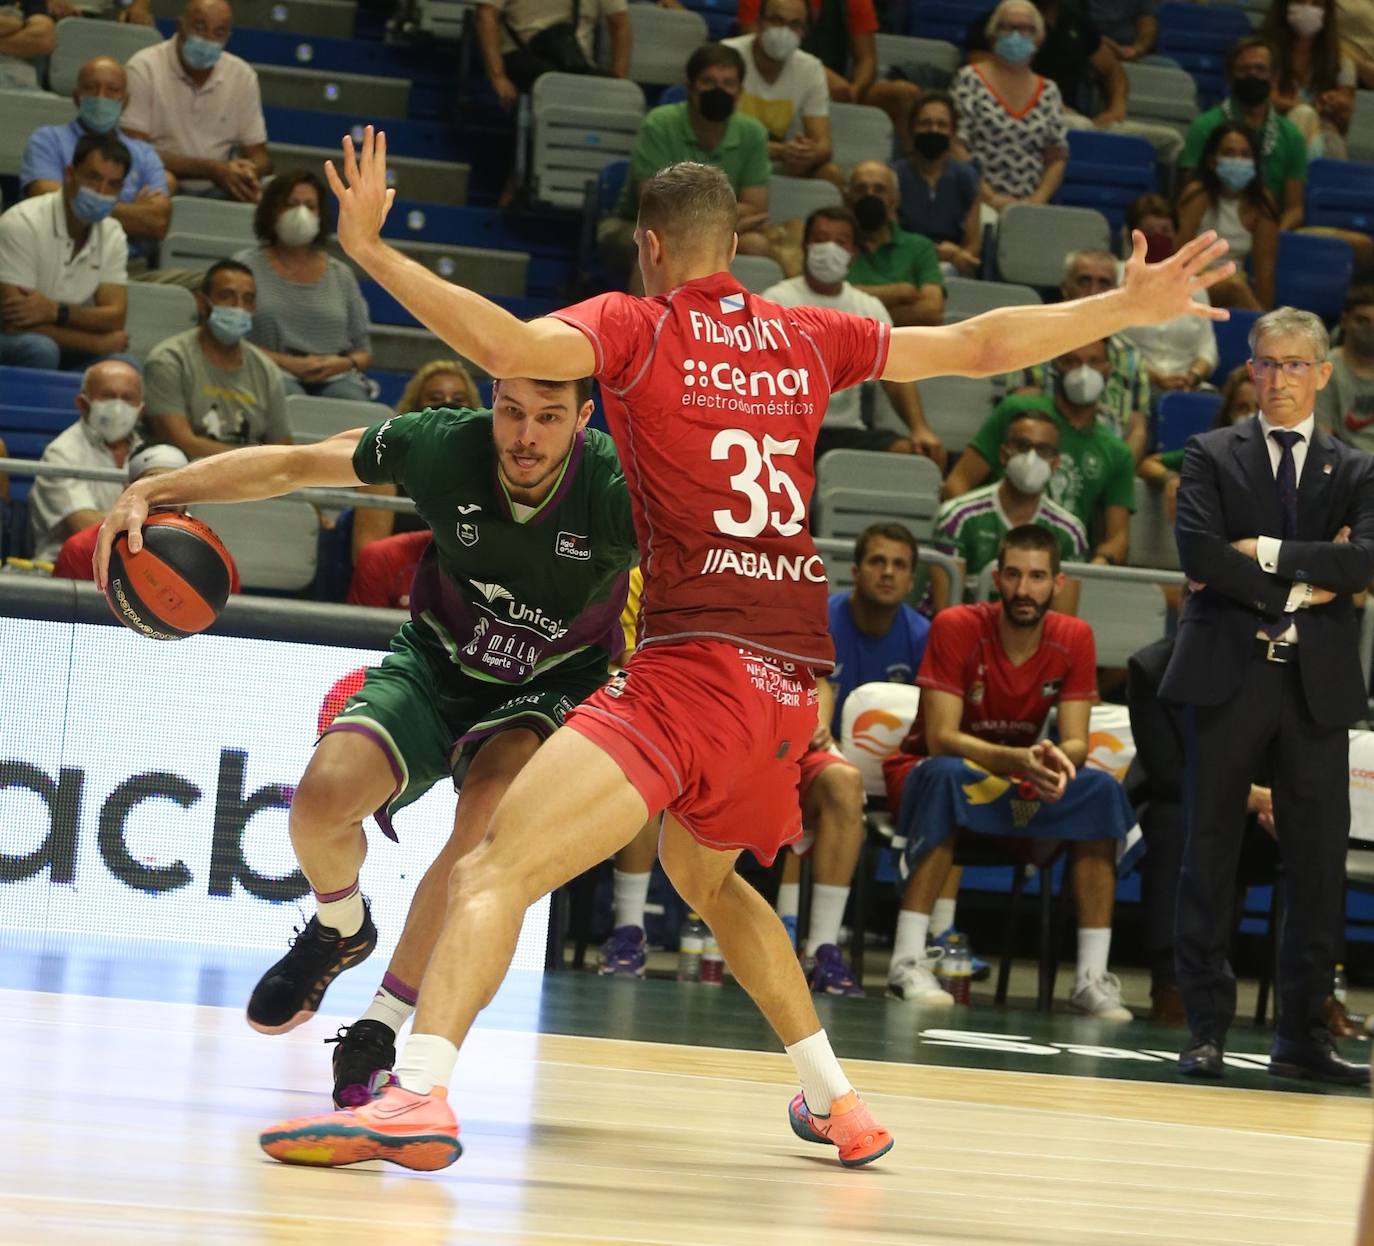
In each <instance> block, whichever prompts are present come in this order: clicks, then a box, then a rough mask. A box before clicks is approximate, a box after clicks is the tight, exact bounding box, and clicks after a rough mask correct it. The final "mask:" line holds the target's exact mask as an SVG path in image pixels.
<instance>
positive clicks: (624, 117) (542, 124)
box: [529, 74, 644, 208]
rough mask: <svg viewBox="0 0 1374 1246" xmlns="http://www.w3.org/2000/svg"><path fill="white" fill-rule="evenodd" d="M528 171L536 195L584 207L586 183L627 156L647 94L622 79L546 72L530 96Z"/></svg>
mask: <svg viewBox="0 0 1374 1246" xmlns="http://www.w3.org/2000/svg"><path fill="white" fill-rule="evenodd" d="M530 114H531V124H530V134H529V170H530V180H531V184H532V187H533V190H534V195H535V198H536V199H537V200H538V201H540V202H542V203H548V204H552V205H554V206H556V207H564V208H580V207H581V206H582V204H583V200H584V198H585V194H586V185H587V182H589V181H591V180H592V179H594V178H595V177H596V175H597V173H598V172H599V171H600V170H601V168H602V167H603V166H604V165H605V164H607V163H608V162H609V161H611V160H616V159H624V158H627V157H628V156H629V154H630V150H631V148H632V147H633V146H634V141H635V135H636V134H638V132H639V123H640V122H641V121H642V120H643V118H644V93H643V91H641V90H640V89H639V87H638V86H636V85H635V84H634V83H633V82H626V81H623V80H621V79H619V78H588V77H585V76H582V75H579V74H543V75H542V76H541V77H540V78H539V79H538V81H536V82H535V84H534V90H533V92H532V93H531V99H530Z"/></svg>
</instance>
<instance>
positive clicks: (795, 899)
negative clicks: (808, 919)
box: [777, 883, 801, 917]
mask: <svg viewBox="0 0 1374 1246" xmlns="http://www.w3.org/2000/svg"><path fill="white" fill-rule="evenodd" d="M777 907H778V916H779V917H796V915H797V913H798V912H800V910H801V883H780V884H779V885H778V905H777Z"/></svg>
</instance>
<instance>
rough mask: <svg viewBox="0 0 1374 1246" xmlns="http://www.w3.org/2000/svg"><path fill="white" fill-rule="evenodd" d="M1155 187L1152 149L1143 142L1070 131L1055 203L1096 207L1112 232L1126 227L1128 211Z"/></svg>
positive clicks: (1102, 134) (1124, 136) (1118, 136)
mask: <svg viewBox="0 0 1374 1246" xmlns="http://www.w3.org/2000/svg"><path fill="white" fill-rule="evenodd" d="M1156 188H1157V182H1156V179H1155V149H1154V148H1153V147H1152V146H1151V145H1150V144H1149V143H1148V142H1147V141H1146V140H1145V139H1143V138H1136V137H1134V136H1133V135H1129V134H1106V133H1104V132H1102V131H1101V130H1070V131H1069V162H1068V165H1067V166H1066V167H1065V169H1064V181H1063V184H1062V185H1061V186H1060V188H1059V190H1058V191H1057V192H1056V194H1055V197H1054V201H1055V203H1062V204H1065V205H1067V206H1070V207H1080V208H1095V209H1096V210H1097V211H1099V212H1101V213H1102V215H1103V216H1105V217H1106V218H1107V221H1108V223H1109V224H1110V225H1111V227H1112V229H1113V230H1114V231H1115V230H1120V229H1121V228H1122V227H1123V226H1124V225H1125V223H1126V210H1127V208H1129V207H1130V206H1131V204H1132V203H1133V202H1134V201H1135V200H1136V199H1138V198H1139V197H1140V196H1141V195H1144V194H1148V193H1150V192H1152V191H1154V190H1155V189H1156Z"/></svg>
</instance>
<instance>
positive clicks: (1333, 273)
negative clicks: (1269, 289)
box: [1274, 230, 1355, 322]
mask: <svg viewBox="0 0 1374 1246" xmlns="http://www.w3.org/2000/svg"><path fill="white" fill-rule="evenodd" d="M1354 269H1355V252H1354V250H1353V248H1352V247H1351V246H1350V244H1349V243H1348V242H1344V241H1342V240H1341V239H1340V238H1322V237H1318V236H1314V235H1310V234H1295V233H1291V232H1290V231H1288V230H1284V231H1283V232H1282V233H1281V234H1279V259H1278V266H1277V270H1278V271H1277V280H1276V281H1275V289H1274V305H1275V306H1276V307H1285V306H1287V307H1301V308H1302V309H1303V310H1304V311H1310V312H1315V313H1316V314H1317V315H1318V316H1320V317H1321V318H1322V319H1323V320H1326V321H1328V322H1329V321H1334V320H1336V319H1337V318H1338V317H1339V316H1340V314H1341V310H1342V308H1343V307H1344V305H1345V292H1346V289H1347V288H1348V287H1349V285H1350V277H1351V274H1352V273H1353V272H1354Z"/></svg>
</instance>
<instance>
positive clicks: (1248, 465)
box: [1231, 416, 1320, 536]
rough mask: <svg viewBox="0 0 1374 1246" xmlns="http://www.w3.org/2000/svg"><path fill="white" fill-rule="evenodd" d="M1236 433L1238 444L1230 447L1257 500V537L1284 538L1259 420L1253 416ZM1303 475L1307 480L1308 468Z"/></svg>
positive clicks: (1267, 452)
mask: <svg viewBox="0 0 1374 1246" xmlns="http://www.w3.org/2000/svg"><path fill="white" fill-rule="evenodd" d="M1233 432H1234V434H1235V440H1234V441H1233V442H1232V443H1231V449H1232V450H1233V451H1234V452H1235V456H1236V459H1237V461H1238V462H1239V463H1240V468H1241V471H1242V472H1243V473H1244V474H1245V479H1246V481H1247V483H1248V484H1249V485H1250V496H1251V497H1253V498H1254V499H1255V513H1256V515H1257V516H1258V518H1259V531H1258V532H1257V533H1256V534H1255V535H1256V536H1282V535H1283V511H1282V509H1281V508H1280V506H1279V487H1278V485H1277V484H1276V483H1275V481H1274V466H1273V464H1272V463H1271V462H1270V461H1269V448H1268V447H1267V446H1266V445H1265V444H1264V436H1263V434H1262V433H1261V431H1260V425H1259V418H1258V417H1254V416H1252V417H1251V418H1250V419H1248V420H1242V421H1241V422H1240V423H1239V424H1236V425H1234V426H1233ZM1318 470H1319V471H1320V468H1319V469H1318ZM1302 474H1303V479H1304V480H1306V479H1307V468H1306V466H1305V465H1304V467H1303V473H1302Z"/></svg>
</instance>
